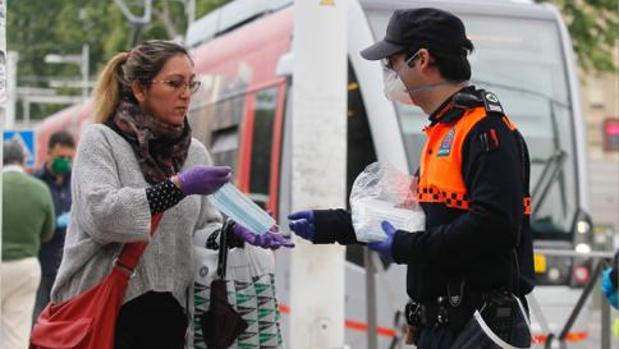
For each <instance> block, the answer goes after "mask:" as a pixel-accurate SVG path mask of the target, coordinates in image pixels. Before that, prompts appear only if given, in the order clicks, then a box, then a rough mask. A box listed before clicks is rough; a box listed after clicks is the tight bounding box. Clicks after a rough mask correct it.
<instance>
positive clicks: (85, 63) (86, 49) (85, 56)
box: [80, 44, 90, 102]
mask: <svg viewBox="0 0 619 349" xmlns="http://www.w3.org/2000/svg"><path fill="white" fill-rule="evenodd" d="M89 53H90V46H89V45H88V44H84V45H82V59H81V62H80V63H81V71H82V84H83V85H82V98H83V99H84V102H86V100H87V99H88V71H89V68H90V67H89V65H90V58H89Z"/></svg>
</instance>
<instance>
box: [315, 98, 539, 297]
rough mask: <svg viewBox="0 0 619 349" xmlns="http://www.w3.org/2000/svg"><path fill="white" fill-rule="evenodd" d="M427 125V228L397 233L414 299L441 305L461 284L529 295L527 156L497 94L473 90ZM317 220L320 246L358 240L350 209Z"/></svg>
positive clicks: (423, 194) (422, 186) (399, 257)
mask: <svg viewBox="0 0 619 349" xmlns="http://www.w3.org/2000/svg"><path fill="white" fill-rule="evenodd" d="M429 120H430V125H429V126H428V127H427V128H426V130H425V131H426V133H427V135H428V139H427V143H426V147H425V149H424V154H422V156H421V169H420V170H421V171H420V173H419V175H420V178H419V187H418V198H419V201H420V203H421V206H422V208H423V210H424V211H425V213H426V230H425V231H422V232H414V233H411V232H406V231H397V232H396V236H395V239H394V243H393V247H392V253H393V258H394V261H395V262H396V263H402V264H407V265H408V274H407V291H408V295H409V296H410V297H411V298H412V299H414V300H417V301H422V302H423V301H435V300H436V299H437V297H438V296H444V295H446V293H447V284H448V283H453V282H459V281H462V280H465V282H466V284H467V288H468V289H469V290H472V291H473V292H479V293H482V292H485V291H489V290H494V289H508V290H512V291H514V292H516V293H519V294H525V293H528V292H530V291H531V289H532V287H533V276H534V275H533V256H532V238H531V231H530V228H529V224H528V213H529V212H530V200H529V199H528V196H529V192H528V191H529V183H528V182H529V159H528V152H527V149H526V145H525V143H524V140H523V138H522V136H521V135H520V133H519V132H518V131H517V130H516V128H515V126H514V125H513V124H512V123H511V122H510V121H509V119H508V118H507V117H505V116H504V114H503V110H502V108H501V106H500V103H499V102H498V100H497V99H496V97H495V96H494V95H493V94H491V93H488V92H485V91H483V90H476V89H475V88H474V87H472V86H471V87H466V88H464V89H463V90H461V91H460V92H459V93H456V94H454V95H453V96H452V97H450V98H449V99H448V100H446V101H445V102H444V103H443V105H441V106H440V107H439V108H438V109H437V111H436V112H435V113H433V114H432V115H431V116H430V118H429ZM424 167H425V168H424ZM315 217H316V230H317V233H316V236H315V239H314V242H315V243H333V242H338V243H341V244H351V243H355V242H356V239H355V235H354V230H353V227H352V221H351V217H350V214H349V213H348V212H347V211H345V210H341V209H339V210H317V211H315ZM516 280H518V281H517V282H516Z"/></svg>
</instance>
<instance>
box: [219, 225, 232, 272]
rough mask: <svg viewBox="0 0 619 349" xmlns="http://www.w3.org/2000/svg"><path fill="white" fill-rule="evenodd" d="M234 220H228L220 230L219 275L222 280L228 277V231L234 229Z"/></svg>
mask: <svg viewBox="0 0 619 349" xmlns="http://www.w3.org/2000/svg"><path fill="white" fill-rule="evenodd" d="M232 224H233V223H232V221H231V220H226V221H225V222H224V224H223V226H222V228H221V230H220V232H219V254H218V256H217V276H218V277H219V279H220V280H225V279H226V269H227V267H228V231H229V230H230V229H232Z"/></svg>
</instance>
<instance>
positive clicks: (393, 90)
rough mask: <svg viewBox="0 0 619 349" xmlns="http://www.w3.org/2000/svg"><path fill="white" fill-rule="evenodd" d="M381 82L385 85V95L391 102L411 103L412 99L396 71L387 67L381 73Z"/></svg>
mask: <svg viewBox="0 0 619 349" xmlns="http://www.w3.org/2000/svg"><path fill="white" fill-rule="evenodd" d="M383 83H384V85H385V89H384V92H385V97H387V99H388V100H390V101H392V102H399V103H402V104H407V105H413V99H412V98H411V96H410V94H409V93H408V89H407V88H406V86H405V85H404V82H402V79H400V77H399V76H398V73H396V72H395V71H393V70H391V69H389V70H386V71H385V72H384V74H383Z"/></svg>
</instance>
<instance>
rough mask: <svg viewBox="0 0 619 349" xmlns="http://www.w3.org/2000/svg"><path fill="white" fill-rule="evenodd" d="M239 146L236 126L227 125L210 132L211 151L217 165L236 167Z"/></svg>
mask: <svg viewBox="0 0 619 349" xmlns="http://www.w3.org/2000/svg"><path fill="white" fill-rule="evenodd" d="M238 147H239V132H238V127H236V126H234V127H228V128H225V129H221V130H217V131H214V132H213V134H212V143H211V153H212V154H213V161H214V162H215V163H216V164H217V165H228V166H230V167H232V168H236V161H237V154H238Z"/></svg>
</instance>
